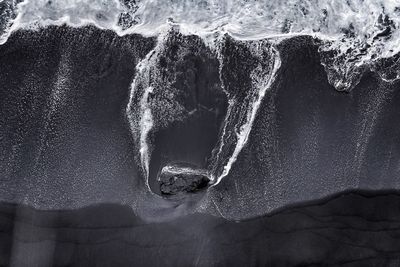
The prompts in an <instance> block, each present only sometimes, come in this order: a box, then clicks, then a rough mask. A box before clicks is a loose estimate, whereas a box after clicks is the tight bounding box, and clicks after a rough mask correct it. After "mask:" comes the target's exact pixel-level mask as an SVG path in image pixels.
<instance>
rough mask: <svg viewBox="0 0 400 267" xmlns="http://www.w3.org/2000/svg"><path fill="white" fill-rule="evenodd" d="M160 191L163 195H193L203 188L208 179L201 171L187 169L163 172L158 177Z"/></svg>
mask: <svg viewBox="0 0 400 267" xmlns="http://www.w3.org/2000/svg"><path fill="white" fill-rule="evenodd" d="M158 179H159V183H160V191H161V193H162V194H165V195H176V194H179V193H193V192H196V191H199V190H201V189H203V188H205V187H206V186H207V185H208V182H209V181H210V179H209V178H208V177H207V175H206V173H205V172H204V171H201V170H193V169H189V168H184V169H179V168H176V169H173V170H165V168H164V169H163V171H162V172H161V174H160V175H159V178H158Z"/></svg>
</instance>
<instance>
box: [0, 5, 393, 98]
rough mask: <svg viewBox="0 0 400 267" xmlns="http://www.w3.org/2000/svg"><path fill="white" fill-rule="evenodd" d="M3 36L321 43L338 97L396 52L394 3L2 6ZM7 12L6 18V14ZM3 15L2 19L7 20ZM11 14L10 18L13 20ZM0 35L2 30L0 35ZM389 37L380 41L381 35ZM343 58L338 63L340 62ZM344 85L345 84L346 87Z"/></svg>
mask: <svg viewBox="0 0 400 267" xmlns="http://www.w3.org/2000/svg"><path fill="white" fill-rule="evenodd" d="M0 3H6V4H7V8H6V9H5V10H6V12H5V14H0V15H3V16H7V19H6V20H7V21H8V22H7V24H8V26H7V29H6V30H4V31H3V33H2V36H1V38H0V43H4V42H5V41H6V40H7V38H8V37H9V35H10V33H12V32H13V31H15V30H18V29H21V28H24V29H26V28H29V29H38V28H41V27H46V26H48V25H61V24H68V25H70V26H73V27H80V26H84V25H88V24H92V25H95V26H96V27H99V28H101V29H111V30H113V31H115V32H116V33H117V34H119V35H124V34H131V33H139V34H142V35H146V36H155V35H158V34H159V33H160V32H163V31H164V30H165V27H166V25H171V24H172V25H176V26H177V27H179V29H180V31H181V32H182V33H184V34H196V35H199V36H202V37H205V38H206V37H208V36H210V35H211V36H212V35H213V34H215V33H216V32H219V33H228V34H229V35H231V36H233V37H235V38H236V39H241V40H254V39H264V38H276V37H277V36H279V38H282V37H284V38H285V37H292V36H294V35H303V34H307V35H313V36H316V37H318V38H320V39H322V40H326V41H327V42H326V43H325V45H324V46H322V48H321V50H322V51H331V50H335V51H337V58H336V59H334V60H325V61H324V65H325V67H326V69H327V71H328V76H329V81H330V82H331V84H332V85H334V86H335V87H336V88H337V89H338V90H348V89H350V88H351V87H353V86H354V85H355V83H357V80H358V77H356V76H354V74H353V72H354V70H356V71H355V72H357V70H358V69H360V68H361V67H362V66H368V67H370V66H372V65H373V64H374V62H375V61H376V60H378V59H379V58H387V57H391V56H393V55H394V54H396V53H398V52H399V51H400V45H399V42H400V0H337V1H331V0H287V1H281V0H142V1H124V2H120V1H118V0H25V1H23V2H22V3H19V4H16V3H17V0H1V1H0ZM10 10H11V11H10ZM7 12H8V13H7ZM9 13H16V14H17V16H16V17H15V18H14V19H12V17H13V16H11V15H9ZM0 29H1V28H0ZM385 31H390V32H386V33H387V36H383V35H384V34H383V32H385ZM340 55H342V56H343V57H340ZM349 81H350V82H349Z"/></svg>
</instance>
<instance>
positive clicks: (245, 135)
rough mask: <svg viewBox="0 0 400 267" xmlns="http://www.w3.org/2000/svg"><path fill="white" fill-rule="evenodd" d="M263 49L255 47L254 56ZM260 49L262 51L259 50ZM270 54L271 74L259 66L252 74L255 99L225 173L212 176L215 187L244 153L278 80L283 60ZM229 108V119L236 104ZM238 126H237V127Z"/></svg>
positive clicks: (223, 134) (231, 103)
mask: <svg viewBox="0 0 400 267" xmlns="http://www.w3.org/2000/svg"><path fill="white" fill-rule="evenodd" d="M260 45H261V47H255V48H254V49H252V50H253V53H254V54H257V53H260V52H261V51H260V50H262V49H263V47H262V46H263V44H260ZM259 49H260V50H259ZM270 54H271V57H272V62H270V64H271V65H272V70H271V71H270V72H268V71H266V70H265V69H263V68H262V66H261V65H258V66H257V68H256V69H255V70H253V71H252V73H251V74H250V78H251V80H252V84H253V87H252V90H255V94H254V95H255V97H254V98H253V99H251V100H250V103H249V104H248V107H247V110H245V111H244V112H246V114H245V115H246V119H245V122H244V123H243V125H240V128H239V131H238V132H236V136H237V139H236V144H235V149H234V151H233V153H232V154H231V155H229V159H228V161H227V162H226V163H225V164H224V167H223V171H222V173H221V174H218V173H217V176H212V180H213V186H215V185H217V184H218V183H219V182H220V181H221V180H222V179H223V178H224V177H226V176H227V175H228V174H229V172H230V170H231V168H232V165H233V164H234V163H235V162H236V160H237V157H238V155H239V154H240V152H241V151H242V149H243V147H244V146H245V145H246V143H247V141H248V139H249V135H250V132H251V129H252V126H253V123H254V120H255V118H256V115H257V111H258V109H259V107H260V105H261V103H262V100H263V99H264V97H265V94H266V92H267V91H268V90H269V89H271V86H272V84H273V82H274V80H275V78H276V74H277V71H278V70H279V68H280V66H281V59H280V56H279V52H278V51H277V50H276V49H275V48H273V47H271V49H270ZM222 64H223V62H221V63H220V65H222ZM229 104H230V105H229V108H228V115H227V118H228V117H229V112H230V108H231V106H232V105H235V103H234V102H230V103H229ZM226 125H227V124H225V125H224V128H223V133H222V136H221V141H220V142H221V143H220V147H219V151H218V153H217V157H216V160H217V164H218V161H219V154H220V153H221V151H222V150H223V149H226V148H224V146H225V143H224V139H225V135H226ZM235 126H236V125H235Z"/></svg>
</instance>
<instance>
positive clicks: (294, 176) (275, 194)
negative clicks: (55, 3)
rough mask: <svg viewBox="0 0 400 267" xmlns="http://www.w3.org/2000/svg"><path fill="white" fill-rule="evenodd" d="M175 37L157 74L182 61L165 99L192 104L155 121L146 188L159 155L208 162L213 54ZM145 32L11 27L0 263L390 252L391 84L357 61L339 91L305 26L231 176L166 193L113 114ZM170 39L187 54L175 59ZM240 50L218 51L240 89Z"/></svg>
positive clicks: (393, 242) (243, 69) (182, 262)
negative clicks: (359, 68)
mask: <svg viewBox="0 0 400 267" xmlns="http://www.w3.org/2000/svg"><path fill="white" fill-rule="evenodd" d="M180 38H183V39H182V40H179V38H178V39H172V40H175V41H173V42H172V43H170V44H169V45H170V46H168V47H167V49H166V50H165V53H166V55H165V57H166V62H170V64H172V65H168V66H169V67H170V68H172V69H173V70H174V72H173V71H168V67H167V68H166V69H165V77H167V78H168V77H170V76H171V75H172V74H173V73H179V74H178V75H177V77H178V78H179V79H178V81H180V82H178V83H176V84H175V87H174V88H175V89H177V88H178V89H179V90H177V92H178V93H182V94H181V95H179V96H180V98H179V99H178V100H179V101H178V102H179V103H183V104H184V105H185V107H186V108H187V109H189V110H190V109H192V108H194V107H197V108H198V111H196V112H195V113H194V114H195V115H194V116H193V117H190V116H189V117H185V119H184V120H181V121H179V122H173V123H172V122H171V123H170V121H167V120H164V122H166V125H167V127H164V128H162V127H161V128H160V129H159V130H157V131H155V132H153V133H152V138H153V141H154V153H153V156H154V157H152V159H151V164H150V165H151V168H152V169H151V171H150V180H149V181H150V187H151V189H152V190H153V192H156V193H160V192H159V191H158V182H157V180H156V179H157V177H156V176H157V173H158V172H159V170H160V166H162V165H163V164H165V163H168V162H180V161H183V162H185V163H192V164H195V165H196V166H197V167H199V168H206V167H207V166H209V164H210V157H211V156H212V155H213V148H215V145H216V144H218V142H219V141H218V140H219V135H220V131H221V125H222V118H223V116H224V114H225V113H226V108H227V99H225V98H224V95H223V94H221V89H220V87H221V84H220V80H219V79H220V77H219V75H218V73H217V72H218V61H217V59H216V56H215V55H214V54H212V53H213V52H212V51H210V50H209V49H208V48H207V47H206V46H205V45H204V44H202V43H201V42H199V40H198V38H194V37H180ZM155 46H156V40H155V39H154V38H144V37H141V36H138V35H130V36H124V37H118V36H117V35H115V34H114V33H113V32H111V31H101V30H98V29H95V28H93V27H86V28H80V29H73V28H68V27H59V28H57V27H49V28H47V29H45V30H41V31H39V32H29V31H18V32H16V33H14V34H13V35H12V36H11V38H10V39H9V40H8V41H7V43H5V44H4V45H2V46H0V107H1V108H0V199H1V201H2V203H3V204H1V205H0V230H1V235H2V236H3V237H2V238H0V253H1V254H0V265H4V266H8V265H11V266H53V265H54V266H196V265H198V266H265V265H267V266H269V265H272V266H276V265H287V266H292V265H312V264H315V265H318V264H322V265H329V264H332V265H336V264H344V265H345V264H350V265H351V264H354V265H362V266H368V265H378V266H381V265H389V264H397V263H398V259H399V255H398V251H397V247H398V246H399V245H398V241H397V228H398V225H397V224H398V220H399V218H398V217H399V214H400V213H399V210H398V207H397V206H398V203H399V199H398V195H397V191H396V190H397V189H399V187H400V184H399V180H398V177H399V176H400V129H399V127H398V125H399V123H400V109H399V104H400V93H399V90H398V87H399V83H398V82H397V83H387V82H384V81H382V80H381V79H380V78H379V76H378V75H377V74H375V73H373V72H366V73H365V74H364V76H363V78H362V79H361V81H360V83H359V84H358V85H357V86H356V87H355V88H354V89H353V90H352V91H351V92H349V93H343V92H338V91H336V90H334V88H333V87H332V86H331V85H329V83H328V80H327V77H326V73H325V70H324V68H323V66H322V65H321V63H320V56H319V53H318V47H317V44H316V42H315V41H314V40H312V39H311V38H310V37H297V38H293V39H290V40H286V41H284V42H282V43H281V44H280V45H278V50H279V52H280V55H281V60H282V66H281V68H280V69H279V71H278V74H277V78H276V80H275V82H274V84H273V86H272V87H271V88H270V90H269V91H268V93H267V95H266V96H265V98H264V100H263V102H262V104H261V106H260V109H259V111H258V114H257V117H256V119H255V121H254V124H253V127H252V131H251V134H250V137H249V141H248V143H247V145H246V146H245V147H244V148H243V150H242V151H241V153H240V154H239V157H238V159H237V161H236V162H235V164H234V165H233V166H232V169H231V171H230V173H229V175H228V176H226V177H225V178H224V179H223V180H222V181H221V182H220V183H219V184H218V185H217V186H214V187H211V188H208V189H207V190H203V191H201V192H200V193H199V194H187V195H183V196H182V195H181V196H180V197H177V198H174V199H165V198H163V197H162V196H159V195H154V194H152V193H151V192H149V190H148V188H147V187H146V183H145V177H144V176H143V172H142V169H141V165H140V160H139V157H138V146H137V143H136V142H135V138H134V136H133V134H132V131H131V128H130V124H129V122H128V119H127V115H126V107H127V105H128V101H129V97H130V94H131V83H132V81H133V79H134V77H135V74H136V72H137V70H136V66H137V64H138V63H139V62H140V61H141V60H143V59H144V58H145V57H146V55H147V54H148V53H149V52H150V51H151V50H152V49H154V47H155ZM182 47H184V48H182ZM174 49H178V50H179V49H182V50H184V53H186V54H185V55H187V57H185V58H183V59H182V61H177V60H174V58H173V53H172V52H171V51H174ZM185 51H186V52H185ZM168 53H172V54H168ZM182 53H183V52H182ZM246 53H247V54H246ZM248 53H249V50H248V48H246V46H245V45H243V44H240V43H239V42H236V41H234V40H231V43H230V46H227V47H226V48H225V50H224V58H225V59H226V61H225V64H226V65H225V68H226V69H225V70H224V71H225V72H226V73H225V74H224V75H225V76H224V77H225V82H226V81H227V80H226V79H227V77H231V78H232V79H233V80H235V81H236V82H235V83H234V86H233V87H231V88H235V89H236V90H237V92H238V93H237V94H238V95H240V94H241V93H243V99H245V98H246V94H245V93H244V92H242V91H240V88H247V87H246V86H249V84H250V82H249V77H250V75H249V73H248V72H247V71H248V70H252V69H253V67H254V64H258V63H259V62H257V60H258V59H259V57H258V58H257V57H251V55H249V54H248ZM230 55H231V57H230ZM266 58H268V57H267V56H266ZM168 60H169V61H168ZM164 63H165V62H164ZM186 63H187V64H186ZM165 64H167V63H165ZM185 64H186V65H185ZM176 70H179V72H175V71H176ZM174 75H175V74H174ZM179 75H180V76H179ZM239 85H243V86H239ZM184 90H189V92H186V91H184ZM190 90H191V91H190ZM154 97H157V96H154ZM165 99H166V98H163V99H161V100H162V101H165ZM239 99H240V98H239ZM161 100H160V101H161ZM162 103H165V104H164V106H161V108H160V107H158V108H159V109H158V110H157V112H158V113H157V112H155V113H154V114H155V115H156V116H155V120H156V121H157V120H159V121H162V118H163V117H162V116H161V115H165V112H164V113H163V111H164V110H166V108H165V107H167V101H166V102H162ZM240 103H242V102H240ZM174 107H175V106H174ZM171 114H172V113H171ZM172 115H174V114H172ZM172 115H171V117H174V116H172ZM160 125H161V124H160ZM365 190H367V192H368V193H365V192H366V191H365ZM388 190H389V191H388ZM348 191H352V192H354V193H352V194H346V195H344V196H341V193H342V192H348ZM362 192H363V193H362ZM332 196H335V197H332ZM310 201H311V204H310ZM302 203H307V204H302ZM294 207H295V208H294ZM271 212H272V214H273V215H271ZM234 221H241V222H234Z"/></svg>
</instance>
